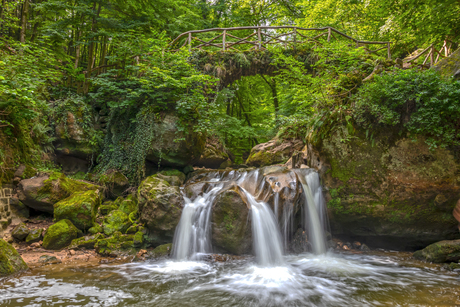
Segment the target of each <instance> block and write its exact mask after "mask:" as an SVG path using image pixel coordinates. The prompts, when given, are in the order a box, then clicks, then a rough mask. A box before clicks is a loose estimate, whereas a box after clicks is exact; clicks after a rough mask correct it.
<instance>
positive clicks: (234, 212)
mask: <svg viewBox="0 0 460 307" xmlns="http://www.w3.org/2000/svg"><path fill="white" fill-rule="evenodd" d="M240 193H241V192H239V190H238V189H237V188H233V189H231V190H226V191H224V192H223V193H220V194H219V195H218V196H217V197H216V199H215V201H214V203H213V205H212V217H211V221H212V243H213V245H214V246H216V247H218V248H220V249H223V250H224V251H226V252H229V253H232V254H236V255H241V254H248V253H250V252H251V251H252V230H251V222H250V219H249V213H250V208H249V207H248V205H247V204H246V203H245V201H244V200H243V199H242V197H241V196H240ZM248 221H249V222H248Z"/></svg>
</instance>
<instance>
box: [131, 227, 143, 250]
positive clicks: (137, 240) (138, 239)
mask: <svg viewBox="0 0 460 307" xmlns="http://www.w3.org/2000/svg"><path fill="white" fill-rule="evenodd" d="M143 244H144V234H143V233H142V231H138V232H136V234H135V235H134V238H133V245H134V247H141V246H142V245H143Z"/></svg>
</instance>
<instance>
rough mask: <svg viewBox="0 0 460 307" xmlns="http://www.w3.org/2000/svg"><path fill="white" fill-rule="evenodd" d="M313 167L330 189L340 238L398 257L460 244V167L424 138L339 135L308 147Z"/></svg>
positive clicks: (389, 132) (335, 230)
mask: <svg viewBox="0 0 460 307" xmlns="http://www.w3.org/2000/svg"><path fill="white" fill-rule="evenodd" d="M350 133H351V134H350ZM344 140H346V141H344ZM307 161H308V164H309V166H311V167H318V169H319V172H320V174H321V175H322V180H323V184H324V185H325V186H326V187H327V188H328V191H329V193H327V195H326V197H327V201H328V212H329V218H330V224H331V230H332V233H333V235H334V236H337V237H341V238H344V239H346V240H350V241H354V240H358V241H361V242H364V243H366V244H367V245H369V246H371V247H383V248H391V249H398V250H416V249H420V248H423V247H425V246H427V245H429V244H431V243H433V242H436V241H440V240H445V239H458V238H460V233H459V231H458V228H457V224H458V223H457V221H456V220H455V218H454V217H453V216H452V211H453V209H454V207H455V204H456V202H457V200H458V198H459V194H460V164H459V162H458V161H457V160H456V159H455V157H454V155H453V153H452V152H450V151H449V150H447V149H442V148H437V149H434V150H430V149H429V146H428V145H427V144H426V143H425V139H424V138H423V137H418V138H416V139H415V140H413V139H411V138H406V137H404V136H400V135H399V130H396V129H395V131H392V130H382V131H374V134H373V137H372V140H371V139H370V138H369V137H366V133H365V131H360V130H354V129H348V128H347V127H339V128H338V129H336V131H334V133H333V134H332V135H331V136H330V137H329V138H327V139H324V140H322V142H321V144H319V145H317V146H312V145H311V144H309V146H308V153H307Z"/></svg>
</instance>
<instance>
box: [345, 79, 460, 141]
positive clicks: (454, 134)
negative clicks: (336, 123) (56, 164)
mask: <svg viewBox="0 0 460 307" xmlns="http://www.w3.org/2000/svg"><path fill="white" fill-rule="evenodd" d="M354 98H355V101H356V102H355V111H354V118H355V120H356V121H357V122H358V123H359V124H361V125H362V126H363V127H365V128H378V127H385V126H398V127H400V129H403V128H404V129H407V131H408V132H409V133H411V134H421V135H426V136H427V137H428V138H427V141H426V142H427V143H428V144H429V145H430V148H432V149H433V148H436V147H438V146H441V147H446V146H452V145H454V146H458V145H460V105H459V103H458V101H459V100H460V82H458V81H453V80H446V79H443V78H441V77H440V76H439V75H438V73H436V72H435V71H432V70H428V71H417V70H396V71H394V72H390V73H383V74H381V75H379V76H376V77H375V82H372V83H367V84H365V85H364V86H363V87H362V88H361V89H360V90H359V93H358V94H357V95H356V96H355V97H354Z"/></svg>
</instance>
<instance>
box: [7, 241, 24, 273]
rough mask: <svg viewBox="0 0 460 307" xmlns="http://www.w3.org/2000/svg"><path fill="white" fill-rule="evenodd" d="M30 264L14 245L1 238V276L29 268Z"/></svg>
mask: <svg viewBox="0 0 460 307" xmlns="http://www.w3.org/2000/svg"><path fill="white" fill-rule="evenodd" d="M27 269H28V266H27V264H26V263H25V262H24V260H23V259H22V257H21V255H19V253H18V252H17V251H16V250H15V249H14V247H13V246H11V245H10V244H8V243H7V242H5V241H4V240H3V239H0V276H5V275H9V274H13V273H16V272H18V271H22V270H27Z"/></svg>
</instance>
